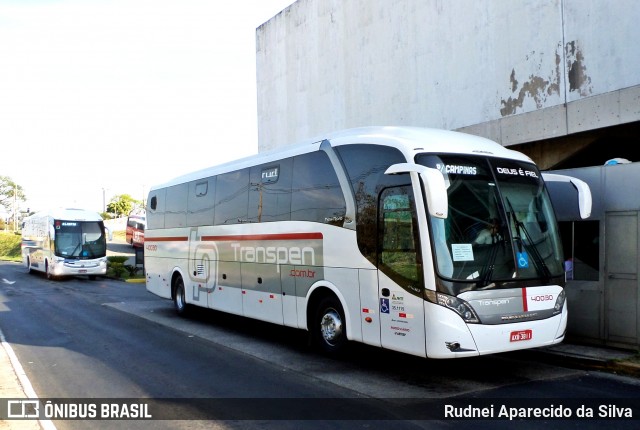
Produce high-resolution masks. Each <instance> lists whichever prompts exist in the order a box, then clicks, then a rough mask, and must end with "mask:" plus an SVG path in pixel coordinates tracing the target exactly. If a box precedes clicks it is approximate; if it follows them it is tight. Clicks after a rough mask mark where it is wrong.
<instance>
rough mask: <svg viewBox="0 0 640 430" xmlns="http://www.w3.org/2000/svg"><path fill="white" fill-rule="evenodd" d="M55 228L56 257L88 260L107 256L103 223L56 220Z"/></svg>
mask: <svg viewBox="0 0 640 430" xmlns="http://www.w3.org/2000/svg"><path fill="white" fill-rule="evenodd" d="M54 226H55V240H54V242H55V255H57V256H58V257H64V258H70V259H77V260H86V259H92V258H100V257H104V256H105V255H106V254H107V240H106V237H105V234H104V226H103V224H102V221H63V220H56V221H55V222H54Z"/></svg>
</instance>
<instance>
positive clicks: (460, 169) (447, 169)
mask: <svg viewBox="0 0 640 430" xmlns="http://www.w3.org/2000/svg"><path fill="white" fill-rule="evenodd" d="M436 169H438V170H440V171H441V172H442V173H455V174H457V175H477V174H478V168H477V167H476V166H457V165H455V164H440V163H438V164H436Z"/></svg>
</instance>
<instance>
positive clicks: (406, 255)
mask: <svg viewBox="0 0 640 430" xmlns="http://www.w3.org/2000/svg"><path fill="white" fill-rule="evenodd" d="M378 225H379V232H378V233H379V238H380V239H379V243H380V261H379V263H380V265H379V267H380V270H382V271H383V272H384V273H386V274H387V276H389V277H390V278H391V279H393V280H394V281H395V282H396V283H397V284H398V285H400V286H402V287H403V288H405V289H406V290H407V291H409V292H411V293H412V294H417V295H418V294H420V293H421V291H422V257H421V254H420V241H419V237H420V233H419V231H418V219H417V216H416V210H415V200H414V198H413V191H412V188H411V186H404V187H393V188H387V189H386V190H384V191H383V192H382V194H381V196H380V223H379V224H378Z"/></svg>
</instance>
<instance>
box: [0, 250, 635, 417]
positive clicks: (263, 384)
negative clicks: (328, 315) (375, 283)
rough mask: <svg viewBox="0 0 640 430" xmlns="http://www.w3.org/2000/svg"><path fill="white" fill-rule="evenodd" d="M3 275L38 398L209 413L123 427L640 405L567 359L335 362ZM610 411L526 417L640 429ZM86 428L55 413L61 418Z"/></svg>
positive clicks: (131, 292)
mask: <svg viewBox="0 0 640 430" xmlns="http://www.w3.org/2000/svg"><path fill="white" fill-rule="evenodd" d="M2 280H6V281H7V282H4V281H3V282H0V304H1V308H0V309H1V311H0V328H1V329H2V331H3V332H4V334H5V337H6V339H7V341H8V342H9V343H10V344H11V345H12V347H13V349H14V350H15V352H16V355H17V356H18V358H19V359H20V362H21V363H22V366H23V367H24V369H25V371H26V373H27V375H28V376H29V379H30V380H31V383H32V385H33V387H34V389H35V391H36V393H37V394H38V395H39V396H40V397H41V398H131V399H164V400H163V401H162V403H161V405H160V407H159V406H158V405H159V404H158V403H156V404H155V405H154V407H155V408H156V409H154V410H156V411H159V412H160V414H161V416H162V417H168V418H171V417H176V418H185V417H189V418H192V417H195V418H199V419H200V420H198V421H153V423H152V422H150V421H139V422H126V423H127V425H126V426H125V427H127V428H200V427H201V428H212V427H219V428H299V427H300V426H301V421H296V420H303V419H304V420H305V421H302V423H303V424H304V427H305V428H358V427H362V428H378V427H379V426H381V425H382V424H383V423H386V424H387V425H392V427H393V428H422V427H424V428H432V427H433V428H450V427H453V426H454V425H455V427H462V428H471V427H472V426H473V427H477V422H475V421H458V422H456V423H454V422H452V421H451V420H447V419H442V416H441V415H442V413H441V409H442V407H443V405H444V404H445V403H447V404H448V403H451V404H452V405H458V406H459V407H460V408H463V406H464V405H469V404H471V405H477V406H478V407H479V406H480V405H485V406H486V405H493V406H492V407H493V412H494V414H497V413H499V409H500V405H512V404H513V405H523V406H522V407H527V406H536V407H537V406H540V407H545V406H550V405H552V404H553V405H555V406H557V405H558V404H559V403H560V402H564V403H565V404H566V405H568V406H567V408H569V409H570V410H571V411H573V413H574V416H573V418H575V413H576V411H577V409H578V408H579V407H580V406H584V405H585V404H586V405H588V406H593V407H594V408H595V410H596V415H597V411H598V409H597V408H598V407H599V406H600V404H604V405H613V406H614V407H616V408H620V410H622V411H626V409H624V408H626V407H632V408H635V409H633V412H636V413H640V411H638V407H640V383H639V382H638V380H636V379H633V378H624V377H618V376H615V375H608V374H601V373H597V372H585V371H582V370H575V369H569V368H564V367H561V366H557V365H554V364H549V363H545V362H540V361H538V359H537V358H538V356H535V355H530V354H528V353H526V352H518V353H510V354H499V355H494V356H487V357H479V358H476V359H464V360H443V361H435V360H425V359H421V358H418V357H412V356H407V355H404V354H399V353H394V352H388V351H384V350H380V349H376V348H371V347H367V346H364V345H353V346H352V347H351V349H350V351H349V354H348V355H346V356H345V357H342V358H340V359H330V358H327V357H323V356H320V355H319V354H317V353H316V352H314V351H313V350H312V349H311V348H310V347H309V346H308V344H307V341H306V336H305V334H304V332H301V331H298V330H293V329H289V328H284V327H278V326H273V325H271V324H266V323H261V322H256V321H252V320H248V319H244V318H239V317H235V316H230V315H225V314H221V313H218V312H212V311H209V310H201V311H198V312H195V313H194V315H192V316H191V317H190V318H188V319H184V318H179V317H177V316H176V315H175V313H174V312H173V309H172V305H171V303H170V302H169V301H166V300H162V299H159V298H157V297H155V296H153V295H150V294H149V293H147V292H146V290H145V288H144V284H129V283H124V282H119V281H114V280H106V279H101V280H97V281H89V280H87V279H83V278H77V279H76V278H72V279H66V280H62V281H48V280H46V279H45V278H44V277H42V276H38V275H29V274H27V273H26V271H25V270H24V269H23V268H22V267H21V266H20V265H18V264H15V263H3V262H0V281H2ZM533 357H536V359H532V358H533ZM516 399H518V400H516ZM572 399H573V400H572ZM513 402H515V403H513ZM487 407H488V406H487ZM616 411H618V409H614V413H615V412H616ZM163 413H166V414H167V415H162V414H163ZM607 413H608V412H607ZM157 416H158V415H156V417H157ZM494 416H495V415H494ZM368 417H375V418H376V419H377V420H389V421H365V420H364V419H365V418H368ZM246 418H251V419H252V420H251V421H247V420H246ZM281 418H286V419H287V420H282V419H281ZM421 418H427V420H426V421H419V419H421ZM607 418H608V421H597V420H573V421H564V420H562V421H561V420H555V419H550V420H542V421H540V420H524V421H519V423H518V427H519V428H539V427H540V426H546V427H548V428H571V427H580V428H581V429H583V428H602V426H603V424H607V423H609V424H613V425H614V427H615V428H625V427H626V428H637V426H638V421H637V419H638V418H639V417H635V420H634V421H629V420H615V421H609V419H610V417H609V416H607ZM86 424H87V423H86V422H83V421H55V425H56V426H57V427H58V428H86V427H87V425H86ZM123 424H124V423H123V422H121V421H92V422H91V427H93V428H122V427H123ZM485 424H489V422H485ZM490 424H491V427H493V428H512V427H511V426H512V425H513V422H512V421H509V420H505V419H500V420H495V421H491V422H490Z"/></svg>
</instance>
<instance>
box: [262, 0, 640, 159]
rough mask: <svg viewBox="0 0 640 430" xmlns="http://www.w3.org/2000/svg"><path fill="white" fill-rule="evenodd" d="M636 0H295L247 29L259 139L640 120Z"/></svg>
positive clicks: (538, 130) (502, 133) (508, 132)
mask: <svg viewBox="0 0 640 430" xmlns="http://www.w3.org/2000/svg"><path fill="white" fill-rule="evenodd" d="M639 23H640V2H639V1H637V0H615V1H611V0H520V1H511V0H298V1H297V2H296V3H294V4H292V5H291V6H290V7H288V8H287V9H285V10H284V11H282V12H281V13H280V14H278V15H276V16H275V17H274V18H272V19H271V20H269V21H268V22H266V23H265V24H263V25H262V26H260V27H259V28H258V29H257V32H256V37H257V48H256V49H257V88H258V133H259V149H260V150H261V151H262V150H266V149H270V148H274V147H279V146H284V145H287V144H290V143H294V142H296V141H299V140H302V139H304V138H308V137H312V136H315V135H319V134H321V133H325V132H328V131H333V130H337V129H343V128H350V127H356V126H364V125H414V126H424V127H436V128H445V129H457V130H461V131H465V132H469V133H472V134H478V135H482V136H485V137H488V138H491V139H493V140H496V141H498V142H500V143H502V144H503V145H505V146H510V145H515V144H519V143H524V142H531V141H535V140H541V139H548V138H553V137H558V136H564V135H568V134H573V133H577V132H580V131H584V130H590V129H595V128H600V127H607V126H611V125H616V124H623V123H627V122H632V121H638V120H640V43H638V42H637V41H639V40H640V25H639Z"/></svg>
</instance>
